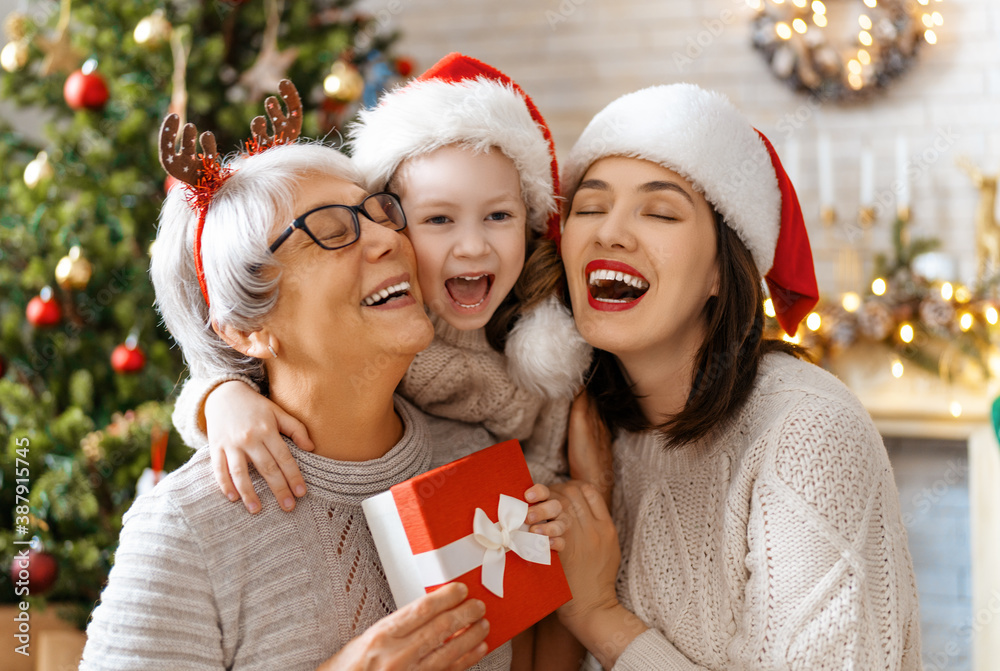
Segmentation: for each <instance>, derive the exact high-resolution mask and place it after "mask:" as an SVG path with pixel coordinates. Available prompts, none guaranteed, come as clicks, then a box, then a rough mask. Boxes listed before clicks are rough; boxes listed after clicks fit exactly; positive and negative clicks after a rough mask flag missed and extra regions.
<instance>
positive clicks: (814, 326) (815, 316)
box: [806, 312, 823, 331]
mask: <svg viewBox="0 0 1000 671" xmlns="http://www.w3.org/2000/svg"><path fill="white" fill-rule="evenodd" d="M822 324H823V318H822V317H820V316H819V313H818V312H810V313H809V316H808V317H806V328H808V329H809V330H810V331H818V330H819V327H820V326H821V325H822Z"/></svg>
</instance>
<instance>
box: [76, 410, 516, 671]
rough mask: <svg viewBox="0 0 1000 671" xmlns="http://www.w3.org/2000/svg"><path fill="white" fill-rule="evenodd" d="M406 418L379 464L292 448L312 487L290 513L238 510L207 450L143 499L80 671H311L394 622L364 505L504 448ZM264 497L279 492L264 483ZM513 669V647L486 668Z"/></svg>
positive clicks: (478, 431) (125, 532)
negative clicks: (374, 628)
mask: <svg viewBox="0 0 1000 671" xmlns="http://www.w3.org/2000/svg"><path fill="white" fill-rule="evenodd" d="M396 410H397V412H398V413H399V415H400V417H401V418H402V419H403V422H404V427H405V432H404V436H403V438H402V440H400V442H399V443H398V444H396V445H395V446H394V447H393V448H392V449H391V450H390V451H389V452H388V453H386V454H385V455H384V456H383V457H381V458H379V459H375V460H372V461H366V462H342V461H334V460H332V459H326V458H323V457H320V456H317V455H314V454H311V453H308V452H304V451H302V450H299V449H298V448H297V447H295V446H294V445H293V444H292V443H291V442H290V441H289V448H290V449H291V451H292V454H293V455H294V456H295V459H296V460H297V462H298V465H299V469H300V470H301V471H302V475H303V477H304V478H305V480H306V482H307V483H308V488H309V493H308V494H307V495H306V497H305V498H303V499H301V500H300V501H299V503H298V505H297V506H296V507H295V510H294V511H292V512H290V513H286V512H283V511H282V510H281V509H280V508H279V507H278V506H277V504H276V503H275V501H274V497H269V496H261V497H260V498H261V501H262V502H263V510H262V512H260V513H259V514H257V515H248V514H247V513H246V511H245V510H244V509H243V506H242V505H241V504H240V503H231V502H229V501H227V500H226V498H225V497H224V496H223V495H222V494H221V493H220V492H219V490H218V487H217V486H216V484H215V480H214V479H213V477H212V471H211V464H210V460H209V454H208V451H207V450H202V451H199V452H198V453H196V454H195V456H193V457H192V458H191V460H190V461H189V462H188V463H187V464H185V465H184V466H183V467H182V468H180V469H179V470H177V471H176V472H174V473H171V474H170V475H168V476H167V477H166V478H165V479H164V480H163V481H162V482H161V483H160V484H159V485H157V486H156V488H155V489H153V490H152V491H151V492H150V493H148V494H146V495H144V496H140V497H139V498H138V499H136V501H135V503H134V504H133V505H132V507H131V508H130V509H129V511H128V513H127V514H126V516H125V520H124V528H123V529H122V533H121V538H120V545H119V548H118V552H117V554H116V556H115V564H114V567H113V568H112V570H111V575H110V578H109V581H108V585H107V586H106V588H105V589H104V592H103V593H102V595H101V602H100V605H99V606H98V607H97V608H96V610H95V611H94V614H93V618H92V620H91V622H90V625H89V626H88V628H87V645H86V649H85V650H84V656H83V663H82V664H81V666H80V668H81V669H82V670H83V671H96V670H99V669H101V670H104V669H106V670H109V671H110V670H112V669H115V670H118V669H120V670H126V669H127V670H130V671H132V670H136V669H143V670H144V671H147V670H149V671H152V670H164V671H166V670H169V671H179V670H182V669H261V670H264V669H266V670H268V671H273V670H275V669H281V671H290V670H294V669H303V670H307V669H309V670H311V669H315V668H316V667H317V666H318V665H319V664H320V663H322V662H323V661H325V660H326V659H327V658H329V657H330V656H332V655H333V654H334V653H336V652H337V651H338V650H339V649H340V648H342V647H343V646H344V645H345V644H346V643H347V642H348V641H350V640H351V639H353V638H355V637H356V636H358V635H359V634H361V633H362V632H363V631H365V629H367V628H368V627H370V626H371V625H372V624H374V623H375V622H376V621H377V620H379V619H381V618H383V617H385V616H386V615H387V614H389V613H391V612H393V611H394V610H395V604H394V602H393V598H392V594H391V592H390V591H389V587H388V584H387V582H386V579H385V575H384V573H383V572H382V567H381V564H380V562H379V561H378V554H377V552H376V550H375V547H374V544H373V541H372V538H371V534H370V532H369V531H368V526H367V525H366V524H365V519H364V514H363V513H362V510H361V502H362V500H364V499H365V498H367V497H369V496H372V495H374V494H377V493H380V492H383V491H385V490H386V489H388V488H389V487H391V486H392V485H394V484H396V483H398V482H401V481H403V480H405V479H407V478H410V477H412V476H414V475H417V474H418V473H421V472H423V471H425V470H427V469H428V468H430V467H432V466H434V465H439V464H442V463H447V462H448V461H451V460H452V459H454V458H457V457H458V456H462V455H464V454H468V453H469V452H471V451H475V450H476V449H481V448H483V447H486V446H488V445H490V444H492V443H493V442H495V437H493V436H491V435H490V434H489V433H488V432H486V431H485V430H484V429H482V428H481V427H473V426H469V425H462V424H459V423H457V422H448V421H445V420H440V419H434V418H427V419H425V418H424V417H423V416H422V415H421V413H420V412H419V411H418V410H416V409H415V408H413V407H412V406H410V405H409V404H408V403H407V402H406V401H404V400H402V399H400V398H398V397H397V400H396ZM432 446H433V452H432ZM254 486H255V487H256V489H257V491H258V493H259V494H261V493H263V491H264V489H266V487H267V485H266V483H265V482H264V480H263V479H262V478H261V477H260V476H259V475H257V474H256V473H255V474H254ZM509 666H510V646H509V644H508V645H505V646H503V647H501V648H499V649H497V650H496V651H494V652H493V653H491V654H490V655H489V656H488V657H487V658H486V659H484V660H483V661H482V662H481V663H480V664H479V665H478V666H476V667H474V668H476V669H482V670H483V671H486V670H491V671H492V670H506V669H508V668H509Z"/></svg>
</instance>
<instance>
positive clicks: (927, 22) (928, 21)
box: [920, 14, 934, 28]
mask: <svg viewBox="0 0 1000 671" xmlns="http://www.w3.org/2000/svg"><path fill="white" fill-rule="evenodd" d="M920 20H921V21H923V22H924V25H925V26H927V27H928V28H933V27H934V19H932V18H931V15H930V14H924V15H923V16H921V17H920Z"/></svg>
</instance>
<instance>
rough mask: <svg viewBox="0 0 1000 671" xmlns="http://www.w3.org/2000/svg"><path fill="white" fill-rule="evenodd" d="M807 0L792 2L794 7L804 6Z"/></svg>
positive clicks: (794, 0) (793, 0)
mask: <svg viewBox="0 0 1000 671" xmlns="http://www.w3.org/2000/svg"><path fill="white" fill-rule="evenodd" d="M808 1H809V0H792V4H793V5H795V6H796V7H805V6H806V3H808Z"/></svg>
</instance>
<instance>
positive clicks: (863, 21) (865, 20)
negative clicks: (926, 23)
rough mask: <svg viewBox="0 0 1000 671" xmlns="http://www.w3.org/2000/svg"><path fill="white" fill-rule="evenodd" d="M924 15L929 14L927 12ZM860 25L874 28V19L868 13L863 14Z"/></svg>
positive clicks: (867, 28) (859, 20) (860, 17)
mask: <svg viewBox="0 0 1000 671" xmlns="http://www.w3.org/2000/svg"><path fill="white" fill-rule="evenodd" d="M924 16H927V15H926V14H925V15H924ZM858 25H860V26H861V27H862V28H864V29H865V30H871V29H872V20H871V19H869V18H868V15H867V14H862V15H861V16H859V17H858Z"/></svg>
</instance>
